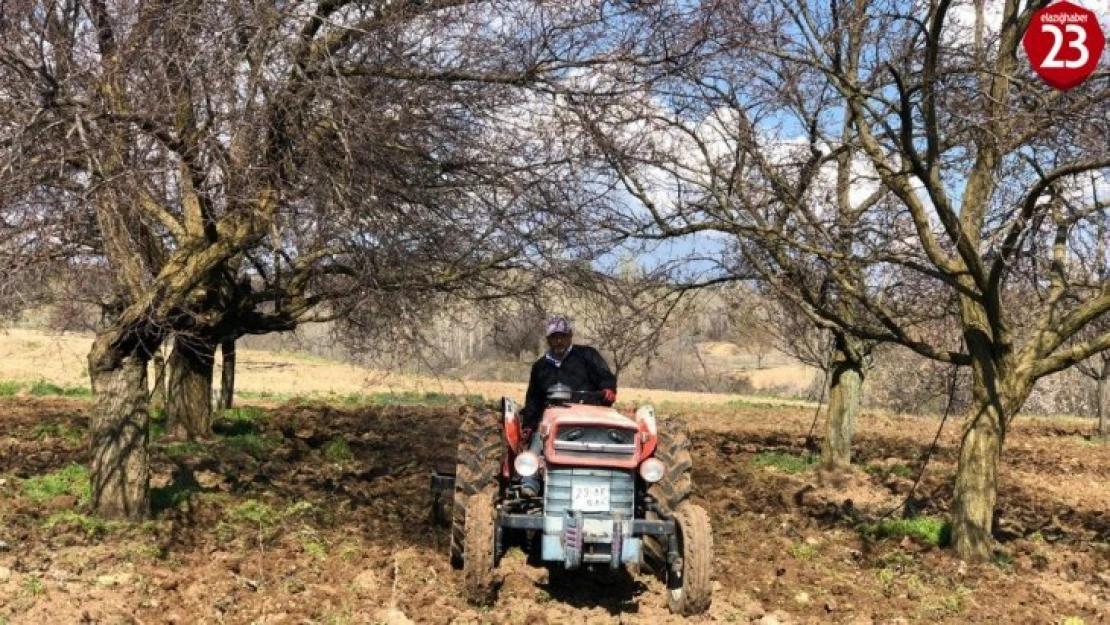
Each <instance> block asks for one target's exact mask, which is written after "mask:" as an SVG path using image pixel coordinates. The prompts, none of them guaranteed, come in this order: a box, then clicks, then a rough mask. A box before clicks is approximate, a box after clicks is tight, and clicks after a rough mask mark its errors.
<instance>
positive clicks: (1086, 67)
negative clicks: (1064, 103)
mask: <svg viewBox="0 0 1110 625" xmlns="http://www.w3.org/2000/svg"><path fill="white" fill-rule="evenodd" d="M1021 45H1022V46H1023V47H1024V48H1025V54H1026V55H1028V56H1029V62H1030V63H1032V64H1033V71H1035V72H1037V74H1038V75H1039V76H1040V77H1041V78H1043V79H1044V81H1045V82H1047V83H1048V84H1049V85H1050V86H1052V87H1054V88H1056V89H1060V90H1061V91H1067V90H1068V89H1071V88H1073V87H1076V86H1078V85H1079V84H1080V83H1082V82H1083V81H1084V80H1087V77H1088V76H1090V75H1091V74H1092V73H1093V72H1094V71H1095V67H1097V66H1098V62H1099V59H1101V58H1102V49H1103V48H1104V47H1105V46H1106V37H1105V36H1103V34H1102V28H1101V27H1099V25H1098V17H1097V16H1096V15H1095V14H1094V13H1093V12H1091V11H1089V10H1087V9H1085V8H1083V7H1081V6H1077V5H1074V4H1072V3H1070V2H1067V1H1066V0H1065V1H1064V2H1057V3H1056V4H1051V5H1049V6H1047V7H1045V8H1043V9H1041V10H1040V11H1037V12H1036V13H1034V14H1033V19H1032V21H1030V22H1029V28H1028V29H1027V30H1026V31H1025V36H1024V37H1023V38H1022V40H1021Z"/></svg>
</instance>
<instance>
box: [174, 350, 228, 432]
mask: <svg viewBox="0 0 1110 625" xmlns="http://www.w3.org/2000/svg"><path fill="white" fill-rule="evenodd" d="M215 356H216V345H215V343H214V342H213V341H210V340H206V339H203V338H197V337H192V336H187V335H178V336H177V337H176V338H175V339H174V346H173V353H171V354H170V359H169V363H168V367H169V370H170V381H169V397H168V398H167V401H166V415H167V418H168V425H169V431H170V432H171V433H172V435H174V436H181V437H185V438H188V439H189V440H194V439H197V438H204V437H207V436H208V435H209V434H211V433H212V369H213V362H214V358H215Z"/></svg>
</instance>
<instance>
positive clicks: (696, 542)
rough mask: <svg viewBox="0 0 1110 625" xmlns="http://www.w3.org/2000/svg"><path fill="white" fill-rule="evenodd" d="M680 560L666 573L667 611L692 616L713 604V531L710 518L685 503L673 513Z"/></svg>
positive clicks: (699, 507) (704, 512) (697, 506)
mask: <svg viewBox="0 0 1110 625" xmlns="http://www.w3.org/2000/svg"><path fill="white" fill-rule="evenodd" d="M674 520H675V530H676V531H677V532H678V552H679V560H678V561H677V562H675V563H674V564H673V565H672V566H670V567H668V569H667V607H668V608H669V609H670V610H671V612H673V613H674V614H679V615H682V616H692V615H694V614H701V613H702V612H705V611H706V610H708V609H709V604H710V603H711V602H712V601H713V579H712V577H713V529H712V527H711V526H710V524H709V514H708V513H707V512H706V511H705V508H702V507H701V506H699V505H697V504H693V503H690V502H688V501H687V502H685V503H683V504H682V505H680V506H678V508H677V509H676V510H675V511H674Z"/></svg>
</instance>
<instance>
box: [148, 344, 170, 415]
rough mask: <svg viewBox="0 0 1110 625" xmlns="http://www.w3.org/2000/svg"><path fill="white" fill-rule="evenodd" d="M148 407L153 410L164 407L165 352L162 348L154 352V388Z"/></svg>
mask: <svg viewBox="0 0 1110 625" xmlns="http://www.w3.org/2000/svg"><path fill="white" fill-rule="evenodd" d="M150 405H151V407H154V408H164V407H165V406H166V352H165V348H164V347H162V346H160V347H159V348H158V351H156V352H154V388H153V389H152V390H151V392H150Z"/></svg>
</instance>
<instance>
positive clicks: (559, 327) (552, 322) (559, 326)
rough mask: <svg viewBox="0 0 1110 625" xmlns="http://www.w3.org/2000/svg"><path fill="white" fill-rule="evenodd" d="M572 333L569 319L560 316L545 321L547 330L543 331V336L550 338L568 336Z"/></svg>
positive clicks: (572, 329) (572, 327) (572, 328)
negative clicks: (559, 335)
mask: <svg viewBox="0 0 1110 625" xmlns="http://www.w3.org/2000/svg"><path fill="white" fill-rule="evenodd" d="M572 332H574V326H573V325H571V323H570V319H567V318H566V317H564V316H562V315H555V316H554V317H552V318H550V319H548V320H547V329H546V330H545V331H544V334H543V335H544V336H551V335H552V334H570V333H572Z"/></svg>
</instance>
